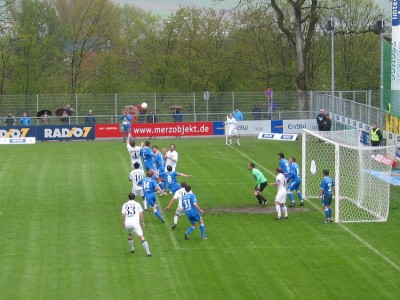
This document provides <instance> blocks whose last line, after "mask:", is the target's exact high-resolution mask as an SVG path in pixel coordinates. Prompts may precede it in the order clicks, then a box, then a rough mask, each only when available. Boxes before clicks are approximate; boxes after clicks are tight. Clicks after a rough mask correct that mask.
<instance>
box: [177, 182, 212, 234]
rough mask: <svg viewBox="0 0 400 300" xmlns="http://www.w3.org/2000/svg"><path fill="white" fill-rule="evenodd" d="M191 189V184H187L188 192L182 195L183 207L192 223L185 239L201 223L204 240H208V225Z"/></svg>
mask: <svg viewBox="0 0 400 300" xmlns="http://www.w3.org/2000/svg"><path fill="white" fill-rule="evenodd" d="M191 190H192V188H191V186H190V185H187V186H186V187H185V191H186V194H185V195H183V196H182V207H183V209H184V211H185V213H186V216H187V218H188V219H189V222H190V224H192V225H191V226H190V227H189V228H188V230H186V232H185V240H188V239H189V234H190V233H191V232H192V231H193V230H195V229H196V223H199V224H200V237H201V238H202V239H203V240H206V239H207V236H206V227H205V226H204V222H203V218H202V217H201V214H202V213H203V210H202V209H201V208H200V207H199V205H198V204H197V199H196V195H195V194H193V193H191Z"/></svg>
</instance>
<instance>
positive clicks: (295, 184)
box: [287, 180, 301, 191]
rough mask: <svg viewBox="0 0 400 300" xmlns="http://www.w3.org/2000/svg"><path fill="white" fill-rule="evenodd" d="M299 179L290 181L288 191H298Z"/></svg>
mask: <svg viewBox="0 0 400 300" xmlns="http://www.w3.org/2000/svg"><path fill="white" fill-rule="evenodd" d="M300 183H301V181H300V180H292V181H290V183H289V185H288V187H287V189H288V191H298V190H299V189H300Z"/></svg>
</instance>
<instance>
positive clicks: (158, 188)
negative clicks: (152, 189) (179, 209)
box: [157, 186, 167, 195]
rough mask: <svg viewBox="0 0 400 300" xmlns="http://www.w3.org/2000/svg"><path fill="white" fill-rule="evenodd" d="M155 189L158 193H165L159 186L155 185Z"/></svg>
mask: <svg viewBox="0 0 400 300" xmlns="http://www.w3.org/2000/svg"><path fill="white" fill-rule="evenodd" d="M157 191H159V192H160V195H166V194H167V193H166V192H164V191H163V190H162V189H161V188H160V187H159V186H157Z"/></svg>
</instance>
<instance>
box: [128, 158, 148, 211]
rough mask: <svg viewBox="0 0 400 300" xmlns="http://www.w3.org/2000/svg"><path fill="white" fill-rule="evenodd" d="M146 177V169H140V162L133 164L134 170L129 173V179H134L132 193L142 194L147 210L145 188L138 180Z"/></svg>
mask: <svg viewBox="0 0 400 300" xmlns="http://www.w3.org/2000/svg"><path fill="white" fill-rule="evenodd" d="M144 177H145V174H144V171H143V170H142V169H140V165H139V163H138V162H135V163H134V164H133V170H132V171H131V172H130V173H129V181H132V193H134V194H135V195H136V196H140V197H141V198H142V199H143V207H144V209H145V210H147V201H146V200H145V199H144V194H143V188H142V187H141V186H140V185H138V182H139V181H140V180H142V179H143V178H144Z"/></svg>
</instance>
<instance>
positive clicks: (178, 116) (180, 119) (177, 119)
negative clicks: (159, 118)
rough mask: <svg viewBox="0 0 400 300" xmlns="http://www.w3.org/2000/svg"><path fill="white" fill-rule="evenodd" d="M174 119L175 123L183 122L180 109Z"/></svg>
mask: <svg viewBox="0 0 400 300" xmlns="http://www.w3.org/2000/svg"><path fill="white" fill-rule="evenodd" d="M172 118H173V119H174V122H183V114H182V111H181V109H180V108H177V109H175V110H174V113H173V114H172Z"/></svg>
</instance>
